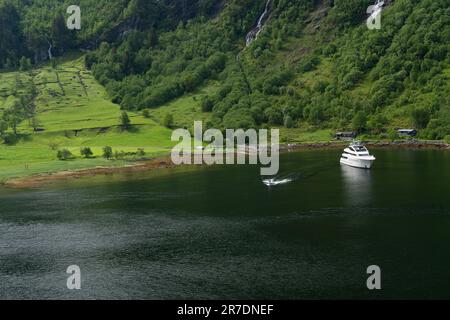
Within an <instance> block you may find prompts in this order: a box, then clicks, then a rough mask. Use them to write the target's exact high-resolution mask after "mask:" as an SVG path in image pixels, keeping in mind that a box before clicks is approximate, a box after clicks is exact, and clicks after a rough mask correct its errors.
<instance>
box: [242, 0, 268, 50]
mask: <svg viewBox="0 0 450 320" xmlns="http://www.w3.org/2000/svg"><path fill="white" fill-rule="evenodd" d="M271 2H272V0H267V2H266V7H265V9H264V12H263V13H262V15H261V16H260V17H259V19H258V23H257V24H256V27H255V28H254V29H253V30H251V31H250V32H249V33H248V34H247V36H246V37H245V44H246V46H247V47H248V46H249V45H251V44H252V42H253V41H254V40H256V39H258V36H259V34H260V33H261V31H262V30H263V28H264V22H265V21H266V17H267V14H268V13H269V8H270V4H271Z"/></svg>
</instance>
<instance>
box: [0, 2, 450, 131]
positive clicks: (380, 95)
mask: <svg viewBox="0 0 450 320" xmlns="http://www.w3.org/2000/svg"><path fill="white" fill-rule="evenodd" d="M373 2H374V1H372V0H335V1H332V0H270V1H267V0H253V1H251V0H228V1H212V0H197V1H187V0H184V1H183V0H178V1H176V0H165V1H156V0H154V1H145V0H115V1H110V0H108V1H107V0H96V1H93V0H80V1H57V0H0V3H1V4H0V67H3V68H6V69H14V68H22V69H27V68H30V65H31V64H35V65H36V64H39V63H41V62H42V61H45V59H47V58H48V55H49V54H48V50H49V48H51V51H52V55H54V56H55V57H58V56H64V55H65V54H66V53H67V52H69V51H71V50H89V52H88V53H87V54H86V56H85V63H86V66H87V67H88V68H89V69H91V70H92V72H93V74H94V76H95V77H96V79H97V80H98V81H99V82H100V83H101V84H102V85H103V86H104V87H105V88H106V90H107V92H108V94H109V98H110V100H111V101H112V102H114V103H117V104H120V106H121V107H122V108H123V109H126V110H134V111H137V110H143V111H145V112H146V113H148V112H149V111H150V112H151V111H153V110H158V108H160V107H161V106H164V105H167V104H168V103H171V102H173V101H176V100H177V99H184V98H185V97H186V96H188V95H189V94H191V93H195V92H197V91H198V90H200V89H205V88H206V89H207V91H208V92H209V94H208V95H207V96H204V97H203V98H202V101H201V107H202V110H203V112H204V113H206V114H208V117H207V118H208V119H209V121H208V124H207V125H208V126H215V127H218V128H235V127H244V128H249V127H263V126H277V127H285V128H289V129H292V130H291V131H292V132H296V130H300V131H302V132H304V131H314V130H319V129H333V130H345V129H352V130H356V131H358V132H360V133H364V134H366V135H368V136H377V137H382V136H384V137H395V133H394V128H396V127H415V128H417V129H419V130H420V136H421V137H422V138H427V139H444V138H446V137H447V139H448V138H449V135H450V92H449V91H450V85H449V76H450V67H449V61H450V56H449V43H450V41H449V40H450V28H449V27H448V26H449V25H450V6H449V4H450V3H449V1H448V0H420V1H411V0H396V1H386V7H385V9H384V10H383V13H382V27H381V29H380V30H369V29H368V28H367V26H366V23H365V20H366V18H367V16H368V15H367V13H366V9H367V7H368V6H369V5H370V4H373ZM69 4H79V5H80V6H81V8H82V19H83V20H82V30H81V31H69V30H67V29H66V28H65V24H64V23H65V21H64V19H65V18H64V17H65V8H67V6H68V5H69ZM266 6H267V8H268V13H267V16H266V17H265V19H264V20H263V21H262V22H263V24H264V27H263V29H262V31H261V33H260V34H259V36H258V38H257V39H256V40H254V41H253V42H252V43H251V44H250V45H249V46H248V47H247V46H246V35H247V34H248V33H249V32H250V31H251V30H252V29H253V28H254V27H255V25H256V24H257V21H258V18H259V17H260V16H261V14H262V13H263V12H264V9H265V8H266ZM22 57H23V58H22ZM193 103H194V102H193ZM146 110H147V111H146ZM148 110H149V111H148ZM179 125H181V123H180V124H179Z"/></svg>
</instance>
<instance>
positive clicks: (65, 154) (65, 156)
mask: <svg viewBox="0 0 450 320" xmlns="http://www.w3.org/2000/svg"><path fill="white" fill-rule="evenodd" d="M56 156H57V158H58V159H59V160H61V161H65V160H69V159H72V158H73V155H72V153H71V152H70V151H69V150H67V149H62V150H58V152H57V154H56Z"/></svg>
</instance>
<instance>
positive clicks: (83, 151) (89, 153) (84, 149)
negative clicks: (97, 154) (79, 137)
mask: <svg viewBox="0 0 450 320" xmlns="http://www.w3.org/2000/svg"><path fill="white" fill-rule="evenodd" d="M80 154H81V155H82V156H83V157H85V158H90V157H92V156H93V155H94V153H93V152H92V150H91V148H89V147H81V149H80Z"/></svg>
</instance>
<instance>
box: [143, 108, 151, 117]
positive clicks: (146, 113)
mask: <svg viewBox="0 0 450 320" xmlns="http://www.w3.org/2000/svg"><path fill="white" fill-rule="evenodd" d="M142 116H143V117H144V118H150V111H149V110H148V109H144V111H142Z"/></svg>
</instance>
